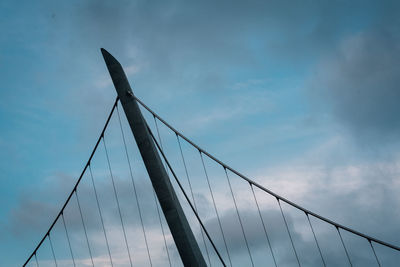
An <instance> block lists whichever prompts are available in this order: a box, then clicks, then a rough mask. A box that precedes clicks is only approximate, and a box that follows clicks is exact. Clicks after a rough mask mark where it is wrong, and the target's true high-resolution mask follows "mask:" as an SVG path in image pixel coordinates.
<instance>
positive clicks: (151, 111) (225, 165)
mask: <svg viewBox="0 0 400 267" xmlns="http://www.w3.org/2000/svg"><path fill="white" fill-rule="evenodd" d="M133 97H134V98H135V99H136V101H137V102H138V103H139V104H140V105H141V106H142V107H143V108H145V109H146V110H147V111H149V112H150V113H151V114H153V115H154V116H155V117H156V118H157V119H158V120H159V121H161V122H162V123H163V124H164V125H165V126H167V127H168V128H169V129H170V130H172V131H173V132H175V134H177V135H179V136H180V137H181V138H182V139H184V140H185V141H186V142H188V143H189V144H190V145H192V146H193V147H195V148H196V149H198V150H200V151H201V152H202V153H203V154H205V155H206V156H207V157H209V158H210V159H212V160H213V161H215V162H217V163H218V164H220V165H222V166H223V167H224V168H226V169H228V170H229V171H231V172H232V173H234V174H236V175H237V176H239V177H240V178H242V179H243V180H245V181H247V182H249V183H251V184H252V185H254V186H256V187H258V188H259V189H260V190H262V191H264V192H266V193H268V194H270V195H272V196H273V197H275V198H278V199H279V200H281V201H283V202H286V203H287V204H289V205H290V206H293V207H295V208H297V209H299V210H301V211H303V212H306V213H308V214H309V215H312V216H313V217H315V218H318V219H320V220H322V221H325V222H327V223H329V224H331V225H333V226H335V227H338V228H341V229H343V230H346V231H347V232H350V233H353V234H355V235H358V236H361V237H363V238H365V239H367V240H371V241H374V242H375V243H378V244H381V245H383V246H386V247H389V248H391V249H394V250H397V251H400V247H398V246H395V245H392V244H389V243H387V242H384V241H382V240H379V239H377V238H373V237H371V236H368V235H366V234H363V233H361V232H358V231H356V230H354V229H351V228H349V227H346V226H344V225H341V224H339V223H337V222H334V221H332V220H330V219H327V218H325V217H323V216H321V215H318V214H316V213H314V212H312V211H310V210H308V209H306V208H304V207H302V206H300V205H298V204H296V203H294V202H292V201H290V200H288V199H286V198H284V197H282V196H280V195H278V194H276V193H274V192H273V191H271V190H269V189H267V188H265V187H264V186H262V185H260V184H259V183H257V182H255V181H253V180H251V179H250V178H248V177H246V176H245V175H243V174H241V173H240V172H238V171H236V170H235V169H233V168H232V167H230V166H228V165H227V164H225V163H223V162H222V161H220V160H218V159H217V158H216V157H214V156H213V155H211V154H210V153H208V152H207V151H206V150H204V149H202V148H201V147H200V146H198V145H196V144H195V143H194V142H193V141H191V140H190V139H189V138H187V137H186V136H184V135H183V134H182V133H180V132H179V131H178V130H176V129H175V128H174V127H172V126H171V125H170V124H169V123H167V122H166V121H165V120H164V119H163V118H161V117H160V116H159V115H158V114H157V113H155V112H154V111H153V110H152V109H150V108H149V107H148V106H147V105H146V104H145V103H143V102H142V101H141V100H140V99H139V98H137V97H136V96H133Z"/></svg>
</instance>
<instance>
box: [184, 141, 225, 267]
mask: <svg viewBox="0 0 400 267" xmlns="http://www.w3.org/2000/svg"><path fill="white" fill-rule="evenodd" d="M176 138H177V140H178V145H179V150H180V152H181V157H182V162H183V166H184V168H185V173H186V179H187V181H188V184H189V190H190V194H191V195H192V199H193V205H194V208H195V210H196V211H197V206H196V200H195V198H194V194H193V188H192V183H191V182H190V179H189V172H188V170H187V166H186V161H185V157H184V156H183V151H182V146H181V142H180V141H179V136H178V135H176ZM199 226H200V225H199ZM200 233H201V237H202V239H203V243H204V247H205V251H206V255H207V258H208V263H209V264H210V266H211V260H210V255H209V253H208V249H207V244H206V240H205V239H204V233H203V229H202V228H201V226H200ZM231 265H232V263H231Z"/></svg>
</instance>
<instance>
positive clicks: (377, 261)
mask: <svg viewBox="0 0 400 267" xmlns="http://www.w3.org/2000/svg"><path fill="white" fill-rule="evenodd" d="M368 242H369V244H370V246H371V249H372V251H373V252H374V255H375V259H376V263H377V264H378V266H379V267H381V263H380V262H379V259H378V256H377V255H376V252H375V249H374V246H373V245H372V242H371V240H368Z"/></svg>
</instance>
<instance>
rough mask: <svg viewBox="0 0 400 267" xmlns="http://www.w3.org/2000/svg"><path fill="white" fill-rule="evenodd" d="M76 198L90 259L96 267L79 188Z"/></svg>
mask: <svg viewBox="0 0 400 267" xmlns="http://www.w3.org/2000/svg"><path fill="white" fill-rule="evenodd" d="M75 198H76V202H77V203H78V209H79V214H80V217H81V222H82V226H83V231H84V233H85V238H86V244H87V247H88V250H89V256H90V260H91V262H92V266H93V267H94V262H93V256H92V250H91V249H90V244H89V238H88V234H87V231H86V225H85V221H84V220H83V214H82V209H81V204H80V203H79V197H78V191H77V190H76V191H75Z"/></svg>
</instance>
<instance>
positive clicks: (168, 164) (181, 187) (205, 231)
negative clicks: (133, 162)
mask: <svg viewBox="0 0 400 267" xmlns="http://www.w3.org/2000/svg"><path fill="white" fill-rule="evenodd" d="M147 129H148V131H149V133H150V135H151V138H152V139H153V141H154V143H155V144H156V146H157V149H158V151H160V153H161V156H162V157H163V158H164V161H165V163H166V164H167V166H168V168H169V170H170V171H171V173H172V175H173V176H174V179H175V181H176V183H177V184H178V186H179V188H180V190H181V191H182V193H183V195H184V196H185V199H186V201H187V202H188V204H189V206H190V208H191V209H192V211H193V213H194V215H195V216H196V218H197V220H198V221H199V223H200V225H201V227H202V228H203V230H204V233H205V234H206V236H207V238H208V240H209V241H210V243H211V245H212V247H213V248H214V251H215V253H216V254H217V256H218V258H219V260H220V261H221V263H222V265H223V266H224V267H226V264H225V262H224V260H223V258H222V257H221V254H220V253H219V251H218V249H217V247H216V246H215V244H214V242H213V241H212V239H211V236H210V235H209V233H208V231H207V229H206V228H205V226H204V224H203V222H202V220H201V219H200V216H199V214H198V213H197V211H196V210H195V208H194V206H193V204H192V202H191V201H190V199H189V197H188V195H187V194H186V191H185V189H184V188H183V186H182V184H181V182H180V181H179V179H178V177H177V176H176V174H175V172H174V170H173V169H172V166H171V164H170V163H169V161H168V159H167V157H166V156H165V154H164V152H163V151H162V150H161V147H160V145H159V144H158V142H157V139H156V138H155V137H154V135H153V133H152V131H151V129H150V127H149V126H148V125H147Z"/></svg>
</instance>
